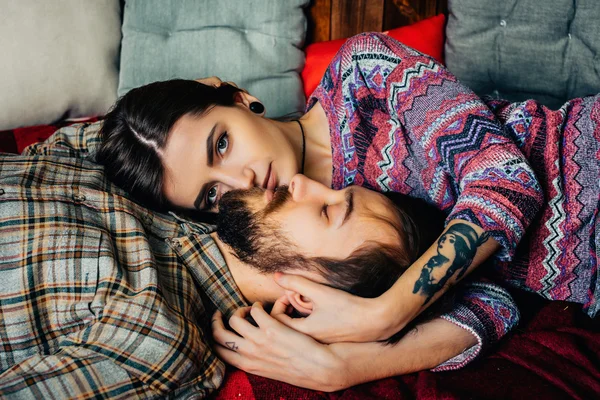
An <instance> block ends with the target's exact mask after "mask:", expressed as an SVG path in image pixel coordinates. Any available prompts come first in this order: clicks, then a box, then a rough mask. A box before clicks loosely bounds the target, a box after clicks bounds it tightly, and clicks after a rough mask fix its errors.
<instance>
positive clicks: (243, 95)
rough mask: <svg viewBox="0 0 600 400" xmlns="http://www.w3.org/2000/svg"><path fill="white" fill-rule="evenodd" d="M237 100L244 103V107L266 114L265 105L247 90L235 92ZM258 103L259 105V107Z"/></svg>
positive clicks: (256, 112) (258, 113)
mask: <svg viewBox="0 0 600 400" xmlns="http://www.w3.org/2000/svg"><path fill="white" fill-rule="evenodd" d="M235 102H236V103H238V104H242V105H243V106H244V107H246V108H247V109H249V110H250V111H252V112H253V113H254V114H257V115H260V116H263V115H265V107H264V106H263V105H262V103H261V102H260V100H258V99H257V98H256V97H254V96H252V95H251V94H250V93H248V92H246V91H242V92H237V93H236V94H235ZM257 105H258V107H257Z"/></svg>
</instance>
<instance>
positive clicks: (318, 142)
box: [300, 102, 332, 187]
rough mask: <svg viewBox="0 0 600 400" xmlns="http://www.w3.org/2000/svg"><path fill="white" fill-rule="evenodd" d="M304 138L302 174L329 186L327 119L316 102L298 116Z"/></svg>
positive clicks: (329, 155)
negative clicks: (304, 149)
mask: <svg viewBox="0 0 600 400" xmlns="http://www.w3.org/2000/svg"><path fill="white" fill-rule="evenodd" d="M300 123H302V127H303V128H304V134H305V138H306V154H305V161H304V175H306V176H307V177H309V178H310V179H313V180H315V181H317V182H321V183H322V184H324V185H326V186H328V187H331V179H332V158H331V138H330V133H329V121H328V120H327V115H326V114H325V111H324V110H323V107H321V105H320V104H319V102H316V103H315V105H314V106H313V107H312V108H311V109H310V111H309V112H308V113H306V114H305V115H303V116H302V117H301V118H300Z"/></svg>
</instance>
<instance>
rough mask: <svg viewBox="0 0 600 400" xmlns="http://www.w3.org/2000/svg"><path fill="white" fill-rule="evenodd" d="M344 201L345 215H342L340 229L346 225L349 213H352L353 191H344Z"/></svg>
mask: <svg viewBox="0 0 600 400" xmlns="http://www.w3.org/2000/svg"><path fill="white" fill-rule="evenodd" d="M345 200H346V215H344V220H343V221H342V224H341V225H340V227H342V226H343V225H344V224H345V223H346V221H347V220H348V219H349V218H350V213H352V210H354V190H353V189H348V190H347V191H346V196H345Z"/></svg>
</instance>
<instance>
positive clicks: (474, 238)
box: [413, 223, 489, 305]
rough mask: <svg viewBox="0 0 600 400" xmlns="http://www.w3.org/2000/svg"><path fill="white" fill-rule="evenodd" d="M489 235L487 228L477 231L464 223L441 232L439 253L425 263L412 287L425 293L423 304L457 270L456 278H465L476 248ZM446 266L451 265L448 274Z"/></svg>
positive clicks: (414, 290)
mask: <svg viewBox="0 0 600 400" xmlns="http://www.w3.org/2000/svg"><path fill="white" fill-rule="evenodd" d="M488 237H489V235H488V234H487V232H484V233H483V234H482V235H478V234H477V232H475V230H474V229H473V228H471V227H470V226H469V225H467V224H463V223H457V224H454V225H451V226H450V227H449V228H448V229H447V230H446V231H445V232H444V233H443V234H442V236H440V238H439V239H438V242H437V254H436V255H435V256H433V257H431V258H430V259H429V261H427V264H425V265H424V266H423V269H422V270H421V276H420V277H419V279H418V280H417V281H416V282H415V287H414V288H413V293H421V294H422V295H423V296H426V298H425V302H424V303H423V305H425V304H427V303H429V301H430V300H431V299H432V298H433V296H434V295H435V294H436V293H437V292H438V291H439V290H440V289H441V288H443V287H444V285H446V283H447V282H448V280H450V278H452V277H453V276H454V274H455V273H457V272H458V275H457V276H456V279H460V278H462V276H463V275H464V274H465V272H466V271H467V269H469V266H470V265H471V262H472V261H473V258H474V257H475V254H476V253H477V248H478V247H479V246H481V245H482V244H483V243H485V241H486V240H487V239H488ZM443 266H448V267H447V269H446V272H445V274H444V270H443V268H441V267H443ZM436 274H437V275H438V276H436Z"/></svg>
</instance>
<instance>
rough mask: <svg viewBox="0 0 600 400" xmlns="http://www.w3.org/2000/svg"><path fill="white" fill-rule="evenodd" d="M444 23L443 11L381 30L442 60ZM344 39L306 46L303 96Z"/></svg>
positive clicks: (322, 72)
mask: <svg viewBox="0 0 600 400" xmlns="http://www.w3.org/2000/svg"><path fill="white" fill-rule="evenodd" d="M445 23H446V17H445V16H444V14H439V15H436V16H435V17H431V18H427V19H424V20H422V21H419V22H417V23H414V24H412V25H408V26H403V27H400V28H396V29H391V30H389V31H386V32H383V33H385V34H387V35H389V36H391V37H393V38H394V39H397V40H399V41H400V42H402V43H404V44H406V45H407V46H410V47H412V48H414V49H417V50H419V51H420V52H422V53H425V54H428V55H430V56H432V57H433V58H435V59H436V60H438V61H440V62H443V61H444V60H443V51H444V24H445ZM344 42H346V39H337V40H330V41H327V42H319V43H313V44H310V45H308V46H306V49H305V53H306V62H305V64H304V69H303V70H302V81H303V83H304V94H305V95H306V97H307V98H308V96H310V94H311V93H312V92H313V91H314V90H315V89H316V88H317V86H318V85H319V83H320V82H321V78H322V77H323V74H324V73H325V71H326V70H327V66H329V63H330V62H331V60H332V59H333V56H335V54H336V53H337V51H338V50H339V49H340V47H342V45H343V44H344Z"/></svg>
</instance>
